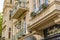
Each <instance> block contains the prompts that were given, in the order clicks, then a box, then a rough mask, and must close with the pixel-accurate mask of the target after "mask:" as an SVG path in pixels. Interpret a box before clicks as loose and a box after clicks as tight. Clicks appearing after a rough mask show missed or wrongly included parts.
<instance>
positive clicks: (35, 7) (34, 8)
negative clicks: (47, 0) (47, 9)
mask: <svg viewBox="0 0 60 40" xmlns="http://www.w3.org/2000/svg"><path fill="white" fill-rule="evenodd" d="M35 10H36V0H34V11H35Z"/></svg>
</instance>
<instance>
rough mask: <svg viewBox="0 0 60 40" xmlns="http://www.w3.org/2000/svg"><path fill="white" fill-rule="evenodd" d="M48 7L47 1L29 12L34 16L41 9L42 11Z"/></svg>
mask: <svg viewBox="0 0 60 40" xmlns="http://www.w3.org/2000/svg"><path fill="white" fill-rule="evenodd" d="M47 7H48V4H47V3H43V4H42V5H40V7H39V8H38V10H37V11H36V12H35V11H33V12H32V13H31V17H35V16H36V15H37V14H39V13H40V12H41V11H43V10H44V9H46V8H47Z"/></svg>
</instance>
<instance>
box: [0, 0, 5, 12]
mask: <svg viewBox="0 0 60 40" xmlns="http://www.w3.org/2000/svg"><path fill="white" fill-rule="evenodd" d="M3 4H4V0H0V12H2V11H3Z"/></svg>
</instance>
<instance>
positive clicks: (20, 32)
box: [16, 29, 25, 38]
mask: <svg viewBox="0 0 60 40" xmlns="http://www.w3.org/2000/svg"><path fill="white" fill-rule="evenodd" d="M16 36H17V38H20V37H22V36H25V32H24V30H23V29H20V31H19V32H18V33H17V34H16Z"/></svg>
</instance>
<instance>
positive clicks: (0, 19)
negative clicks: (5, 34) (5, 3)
mask: <svg viewBox="0 0 60 40" xmlns="http://www.w3.org/2000/svg"><path fill="white" fill-rule="evenodd" d="M1 35H2V14H1V13H0V36H1Z"/></svg>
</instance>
